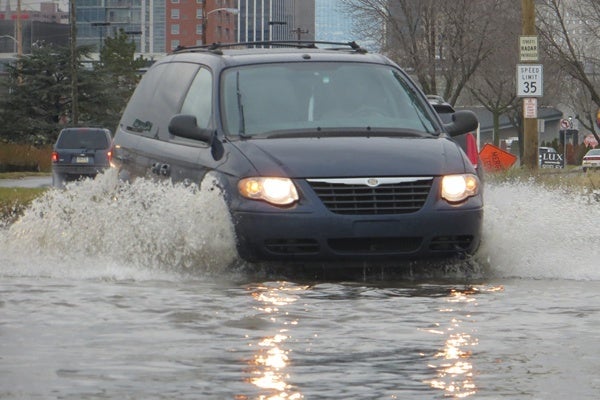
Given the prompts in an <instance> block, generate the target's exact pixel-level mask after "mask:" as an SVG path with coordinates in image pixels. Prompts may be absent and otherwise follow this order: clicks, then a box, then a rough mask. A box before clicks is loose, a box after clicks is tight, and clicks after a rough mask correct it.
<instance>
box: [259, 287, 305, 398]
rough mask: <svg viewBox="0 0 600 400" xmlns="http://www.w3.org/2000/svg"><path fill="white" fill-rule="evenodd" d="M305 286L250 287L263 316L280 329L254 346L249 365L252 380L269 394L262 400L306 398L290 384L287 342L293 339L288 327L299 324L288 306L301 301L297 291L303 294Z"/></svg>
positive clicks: (262, 396)
mask: <svg viewBox="0 0 600 400" xmlns="http://www.w3.org/2000/svg"><path fill="white" fill-rule="evenodd" d="M305 289H306V287H298V286H290V285H289V284H286V283H285V282H281V283H278V284H274V285H270V286H262V285H261V286H258V287H253V288H251V294H252V297H253V298H254V299H255V300H256V301H257V302H258V303H259V305H258V306H256V308H257V310H258V311H259V312H261V313H264V314H267V315H268V318H269V319H270V320H271V321H272V322H273V323H274V324H276V326H277V329H276V331H275V332H274V333H273V335H271V336H265V337H262V338H261V339H260V340H259V342H258V343H251V344H250V346H251V347H254V348H256V352H255V355H254V358H253V360H252V361H251V365H250V374H251V378H250V379H249V381H250V382H251V383H252V384H253V385H255V386H257V387H258V388H260V389H264V390H265V391H266V392H268V393H269V394H267V395H264V394H263V395H260V397H259V399H261V400H263V399H265V400H283V399H291V400H297V399H302V398H304V396H302V394H301V393H300V392H299V391H297V389H295V388H293V387H292V385H290V384H288V383H287V379H288V378H289V375H288V373H287V371H286V368H287V367H288V364H289V363H290V359H289V353H290V350H289V349H287V348H286V347H285V342H286V340H288V339H289V338H290V336H289V335H290V333H289V332H290V329H289V327H291V326H295V325H297V324H298V321H297V320H296V319H292V320H289V318H287V317H286V315H287V312H286V309H285V308H286V306H287V305H289V304H292V303H294V302H296V301H297V300H298V295H296V294H295V293H294V292H298V291H304V290H305Z"/></svg>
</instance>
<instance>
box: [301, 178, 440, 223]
mask: <svg viewBox="0 0 600 400" xmlns="http://www.w3.org/2000/svg"><path fill="white" fill-rule="evenodd" d="M373 180H374V179H372V178H371V179H362V178H359V179H309V180H308V183H309V184H310V186H311V187H312V189H313V190H314V191H315V193H316V194H317V196H319V199H321V201H322V202H323V204H325V206H326V207H327V209H328V210H329V211H331V212H334V213H336V214H352V215H385V214H408V213H413V212H416V211H418V210H420V209H421V207H423V204H425V201H426V200H427V196H428V195H429V191H430V190H431V185H432V182H433V178H431V177H426V178H376V179H375V180H377V181H380V182H383V183H381V184H379V185H378V186H369V185H368V184H367V182H372V181H373Z"/></svg>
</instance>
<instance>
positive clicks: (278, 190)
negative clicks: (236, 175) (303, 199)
mask: <svg viewBox="0 0 600 400" xmlns="http://www.w3.org/2000/svg"><path fill="white" fill-rule="evenodd" d="M238 190H239V191H240V194H241V195H242V196H244V197H247V198H249V199H253V200H264V201H266V202H268V203H271V204H275V205H278V206H286V205H290V204H292V203H294V202H295V201H298V192H297V191H296V187H295V186H294V183H293V182H292V181H291V180H290V179H288V178H244V179H242V180H240V182H239V183H238Z"/></svg>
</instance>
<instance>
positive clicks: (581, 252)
mask: <svg viewBox="0 0 600 400" xmlns="http://www.w3.org/2000/svg"><path fill="white" fill-rule="evenodd" d="M485 200H486V206H485V216H484V232H483V244H482V247H481V249H480V250H479V252H478V254H477V255H476V256H475V258H474V259H473V260H469V261H468V262H457V263H454V264H446V265H443V266H442V267H441V272H442V274H444V275H445V276H450V277H459V278H460V277H473V276H475V277H477V275H478V274H479V275H480V276H479V277H482V278H491V277H499V278H508V277H519V278H534V279H537V278H550V279H575V280H600V262H599V260H600V229H599V228H598V221H600V203H599V202H598V201H597V200H596V199H595V198H594V197H593V196H591V195H586V194H584V193H574V192H572V191H568V190H562V189H547V188H544V187H541V186H539V185H538V184H535V183H531V182H520V183H503V184H488V185H487V187H486V192H485ZM233 264H236V265H238V266H241V267H240V268H241V269H243V265H244V264H243V263H241V262H240V261H239V260H238V259H237V253H236V250H235V236H234V232H233V227H232V223H231V219H230V215H229V212H228V211H227V207H226V205H225V202H224V200H223V198H222V196H221V193H220V191H219V190H218V189H215V186H214V184H213V182H212V181H210V180H207V181H206V182H204V183H203V184H202V185H201V187H200V188H198V187H195V186H190V187H185V186H183V185H179V184H178V185H173V184H171V183H168V182H155V181H152V180H144V179H138V180H136V181H135V182H133V183H131V184H126V185H122V184H118V180H117V177H116V173H115V172H114V171H109V172H107V173H105V174H103V175H101V176H98V177H97V178H96V179H95V180H93V181H92V180H87V181H83V182H78V183H75V184H71V185H70V186H69V187H68V189H67V190H49V191H48V192H46V193H45V194H44V195H43V196H41V197H40V198H38V199H37V200H36V201H34V203H33V204H32V205H31V206H30V207H29V208H28V209H27V210H26V212H25V214H24V215H23V216H22V217H21V218H20V219H19V220H18V221H17V222H16V223H14V224H12V225H10V226H8V227H4V228H2V229H0V275H7V276H15V275H16V276H34V277H35V276H50V277H56V276H58V277H75V278H88V277H91V278H102V279H107V278H109V279H110V278H115V279H136V280H146V279H179V278H181V277H182V276H185V275H186V274H188V273H191V274H193V275H194V276H198V275H199V274H200V275H202V274H213V275H214V274H222V273H223V272H225V270H227V269H228V268H229V267H230V266H231V265H233ZM238 271H239V270H238ZM439 271H440V269H437V268H436V269H435V271H434V272H436V273H439ZM229 272H231V271H230V270H229ZM409 272H410V271H409ZM414 272H415V273H416V274H417V275H416V276H417V277H418V276H421V275H418V272H417V271H416V270H415V271H414ZM421 272H422V271H421ZM234 273H235V271H234ZM242 273H243V271H242ZM481 275H482V276H481ZM427 276H428V275H425V277H427ZM432 276H433V275H432ZM409 278H410V277H409Z"/></svg>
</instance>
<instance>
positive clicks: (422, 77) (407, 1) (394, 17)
mask: <svg viewBox="0 0 600 400" xmlns="http://www.w3.org/2000/svg"><path fill="white" fill-rule="evenodd" d="M342 2H343V3H344V5H345V10H346V12H347V13H348V14H350V15H351V16H352V17H353V19H354V20H355V21H357V26H360V27H362V28H363V30H362V32H360V34H361V35H362V36H363V37H368V38H369V39H371V40H373V41H377V42H379V43H381V45H382V46H381V47H382V50H383V51H384V52H385V53H386V54H387V55H388V56H389V57H390V58H392V59H393V60H394V61H396V62H397V63H398V64H400V65H402V66H403V67H404V68H406V69H407V70H408V71H409V72H411V73H412V74H413V75H414V76H415V77H416V79H417V80H418V82H419V84H420V85H421V87H422V88H423V90H424V91H425V92H426V93H428V94H439V95H442V96H443V97H444V98H445V99H446V100H447V101H448V102H449V103H451V104H455V103H456V101H457V100H458V98H459V96H460V95H461V92H462V91H463V90H464V89H465V87H466V84H467V82H468V81H469V80H470V79H471V77H472V76H473V74H474V73H475V72H476V71H477V69H478V68H479V67H480V65H481V63H482V61H484V60H485V59H486V58H487V57H489V56H490V54H491V52H492V50H493V48H494V46H495V42H494V40H493V39H494V37H495V36H496V35H497V32H498V29H500V28H501V27H500V26H499V25H498V24H496V23H495V22H496V20H497V17H498V15H501V14H502V12H503V11H502V10H503V4H505V3H506V2H505V1H503V0H479V1H472V0H453V1H447V0H342Z"/></svg>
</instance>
